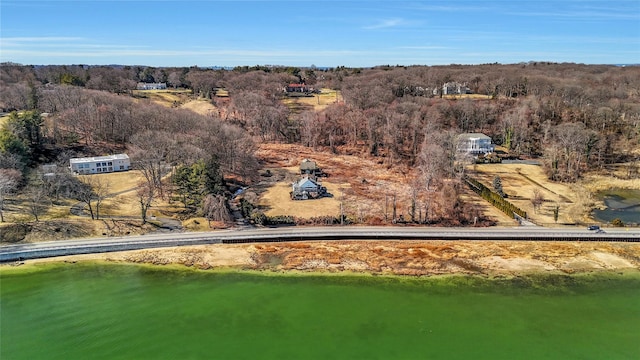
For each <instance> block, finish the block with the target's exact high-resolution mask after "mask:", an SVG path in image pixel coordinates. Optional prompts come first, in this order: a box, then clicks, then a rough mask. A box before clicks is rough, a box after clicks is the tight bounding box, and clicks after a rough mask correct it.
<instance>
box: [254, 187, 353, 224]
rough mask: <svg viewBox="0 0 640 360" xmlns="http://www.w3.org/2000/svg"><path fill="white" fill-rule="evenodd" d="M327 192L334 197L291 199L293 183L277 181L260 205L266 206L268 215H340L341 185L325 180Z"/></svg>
mask: <svg viewBox="0 0 640 360" xmlns="http://www.w3.org/2000/svg"><path fill="white" fill-rule="evenodd" d="M322 185H323V186H325V187H326V188H327V192H329V193H330V194H332V195H333V197H324V198H320V199H312V200H291V198H290V197H289V192H290V191H291V184H290V183H289V182H286V181H281V182H277V183H276V184H274V185H273V186H271V187H269V188H268V189H267V191H266V192H265V193H264V194H263V195H262V197H261V199H260V206H263V207H265V210H266V211H265V214H266V215H268V216H276V215H294V216H296V217H298V218H305V219H308V218H312V217H317V216H336V217H337V216H339V215H340V193H341V192H340V185H339V184H332V183H329V182H326V181H325V182H323V183H322Z"/></svg>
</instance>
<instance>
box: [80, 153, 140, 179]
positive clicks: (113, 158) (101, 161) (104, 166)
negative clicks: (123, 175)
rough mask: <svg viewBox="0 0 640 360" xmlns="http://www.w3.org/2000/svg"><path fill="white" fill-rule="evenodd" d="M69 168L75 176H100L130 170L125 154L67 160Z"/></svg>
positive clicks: (129, 163)
mask: <svg viewBox="0 0 640 360" xmlns="http://www.w3.org/2000/svg"><path fill="white" fill-rule="evenodd" d="M69 167H70V169H71V171H72V172H74V173H77V174H81V175H82V174H102V173H110V172H117V171H127V170H129V169H130V168H131V161H130V160H129V156H128V155H127V154H116V155H109V156H97V157H88V158H74V159H71V160H69Z"/></svg>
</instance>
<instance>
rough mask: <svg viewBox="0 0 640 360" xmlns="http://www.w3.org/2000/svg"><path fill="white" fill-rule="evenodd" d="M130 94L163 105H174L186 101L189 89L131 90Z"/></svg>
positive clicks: (189, 93) (189, 92)
mask: <svg viewBox="0 0 640 360" xmlns="http://www.w3.org/2000/svg"><path fill="white" fill-rule="evenodd" d="M132 94H133V95H134V96H136V97H142V98H146V99H149V100H151V101H153V102H155V103H158V104H161V105H163V106H167V107H176V106H179V105H180V104H182V103H184V102H185V101H188V99H189V98H190V96H191V90H185V89H175V90H174V89H167V90H133V92H132Z"/></svg>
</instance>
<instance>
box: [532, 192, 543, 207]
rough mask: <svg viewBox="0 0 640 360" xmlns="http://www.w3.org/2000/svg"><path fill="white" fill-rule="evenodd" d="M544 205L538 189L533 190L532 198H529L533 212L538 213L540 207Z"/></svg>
mask: <svg viewBox="0 0 640 360" xmlns="http://www.w3.org/2000/svg"><path fill="white" fill-rule="evenodd" d="M542 203H544V195H543V194H542V192H541V191H540V190H538V189H533V197H531V204H532V205H533V210H534V211H536V212H538V211H539V210H540V207H541V206H542Z"/></svg>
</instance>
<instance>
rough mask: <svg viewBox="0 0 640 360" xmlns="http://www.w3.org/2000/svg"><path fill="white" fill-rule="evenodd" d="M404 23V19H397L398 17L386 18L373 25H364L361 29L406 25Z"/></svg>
mask: <svg viewBox="0 0 640 360" xmlns="http://www.w3.org/2000/svg"><path fill="white" fill-rule="evenodd" d="M406 24H407V22H406V21H405V20H404V19H399V18H396V19H386V20H382V21H380V22H378V23H377V24H374V25H369V26H364V27H363V29H365V30H377V29H388V28H393V27H397V26H401V25H406Z"/></svg>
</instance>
